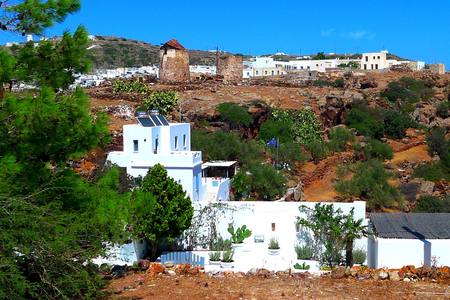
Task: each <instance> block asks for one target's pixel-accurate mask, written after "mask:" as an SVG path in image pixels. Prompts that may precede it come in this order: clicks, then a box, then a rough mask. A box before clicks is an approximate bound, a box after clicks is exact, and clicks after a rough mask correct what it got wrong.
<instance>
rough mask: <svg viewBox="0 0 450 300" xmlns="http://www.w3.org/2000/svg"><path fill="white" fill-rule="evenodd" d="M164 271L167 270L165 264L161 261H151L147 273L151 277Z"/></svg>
mask: <svg viewBox="0 0 450 300" xmlns="http://www.w3.org/2000/svg"><path fill="white" fill-rule="evenodd" d="M164 271H165V268H164V266H163V265H162V264H160V263H151V264H150V266H149V267H148V269H147V274H148V275H149V276H150V277H156V276H158V275H159V274H162V273H164Z"/></svg>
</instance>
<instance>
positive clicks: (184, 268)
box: [175, 264, 191, 275]
mask: <svg viewBox="0 0 450 300" xmlns="http://www.w3.org/2000/svg"><path fill="white" fill-rule="evenodd" d="M190 271H191V265H190V264H181V265H177V266H176V268H175V273H176V274H177V275H188V274H189V273H190Z"/></svg>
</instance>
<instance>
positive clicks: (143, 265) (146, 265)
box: [138, 259, 150, 271]
mask: <svg viewBox="0 0 450 300" xmlns="http://www.w3.org/2000/svg"><path fill="white" fill-rule="evenodd" d="M149 266H150V261H149V260H148V259H140V260H139V261H138V267H139V270H141V271H145V270H147V269H148V268H149Z"/></svg>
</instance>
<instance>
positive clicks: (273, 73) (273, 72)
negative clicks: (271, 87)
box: [272, 70, 280, 76]
mask: <svg viewBox="0 0 450 300" xmlns="http://www.w3.org/2000/svg"><path fill="white" fill-rule="evenodd" d="M278 73H280V71H278ZM273 75H275V71H274V70H272V76H273Z"/></svg>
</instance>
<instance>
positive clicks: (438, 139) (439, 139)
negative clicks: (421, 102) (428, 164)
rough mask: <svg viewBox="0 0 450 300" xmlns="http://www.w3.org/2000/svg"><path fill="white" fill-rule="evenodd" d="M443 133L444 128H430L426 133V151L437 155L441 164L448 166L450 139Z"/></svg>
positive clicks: (449, 161) (444, 131) (449, 166)
mask: <svg viewBox="0 0 450 300" xmlns="http://www.w3.org/2000/svg"><path fill="white" fill-rule="evenodd" d="M445 135H446V130H445V129H444V128H442V127H435V128H432V129H431V130H430V131H429V132H428V134H427V145H428V152H429V153H430V154H431V155H438V156H439V158H440V159H441V161H442V162H443V164H444V165H445V166H446V167H448V168H450V140H449V139H446V137H445Z"/></svg>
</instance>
